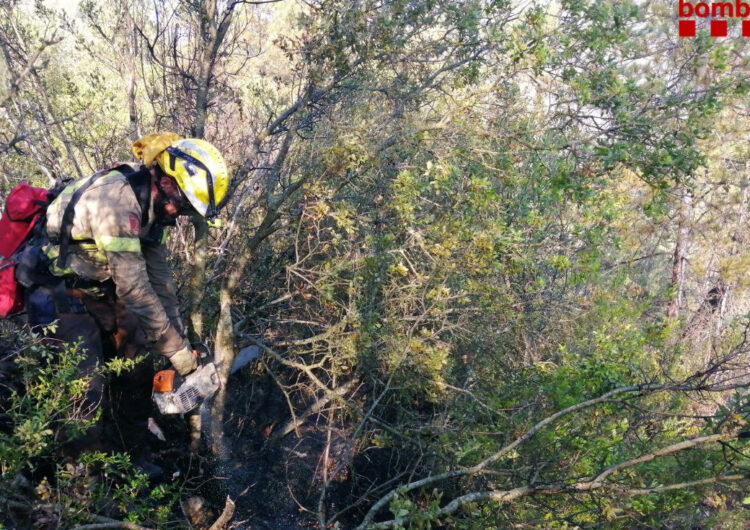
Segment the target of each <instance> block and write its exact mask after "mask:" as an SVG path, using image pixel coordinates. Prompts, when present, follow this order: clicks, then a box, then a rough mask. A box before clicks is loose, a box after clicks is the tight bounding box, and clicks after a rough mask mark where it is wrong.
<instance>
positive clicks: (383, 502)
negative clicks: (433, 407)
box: [357, 384, 738, 530]
mask: <svg viewBox="0 0 750 530" xmlns="http://www.w3.org/2000/svg"><path fill="white" fill-rule="evenodd" d="M723 389H724V388H723V387H721V388H719V387H716V388H713V387H706V386H699V387H695V386H693V385H686V384H675V385H659V384H646V385H632V386H626V387H621V388H615V389H614V390H610V391H609V392H606V393H604V394H602V395H601V396H599V397H597V398H593V399H589V400H587V401H583V402H581V403H578V404H576V405H572V406H570V407H568V408H566V409H563V410H561V411H559V412H556V413H555V414H552V415H551V416H547V417H546V418H545V419H543V420H542V421H540V422H539V423H537V424H536V425H534V426H533V427H532V428H531V429H529V430H528V431H526V432H525V433H524V434H523V435H521V436H519V437H518V438H516V439H515V440H514V441H512V442H511V443H509V444H507V445H505V446H504V447H503V448H501V449H500V450H499V451H497V452H495V453H494V454H492V455H490V456H488V457H487V458H485V459H484V460H482V461H481V462H479V463H477V464H475V465H474V466H472V467H467V468H462V469H456V470H453V471H447V472H445V473H440V474H438V475H433V476H431V477H426V478H423V479H420V480H415V481H413V482H410V483H408V484H405V485H403V486H400V487H398V488H396V489H394V490H392V491H390V492H389V493H388V494H386V495H384V496H383V497H381V498H380V499H379V500H378V501H377V502H376V503H375V504H373V505H372V507H371V508H370V510H369V511H368V512H367V514H366V515H365V517H364V519H363V520H362V523H361V524H360V525H359V526H358V527H357V530H364V529H365V528H369V527H370V525H371V524H372V520H373V518H374V517H375V515H376V514H377V513H378V512H379V511H380V510H381V509H382V508H384V507H385V506H387V505H388V504H389V503H390V502H391V501H392V500H393V499H394V498H395V497H396V496H397V495H400V494H404V493H407V492H409V491H412V490H415V489H418V488H422V487H424V486H427V485H429V484H433V483H435V482H439V481H442V480H447V479H452V478H457V477H462V476H471V475H476V474H479V473H481V472H483V471H484V470H485V469H486V468H487V467H488V466H489V465H490V464H492V463H494V462H497V461H498V460H500V459H501V458H503V457H504V456H506V455H508V454H509V453H511V451H513V450H514V449H515V448H516V447H518V446H519V445H521V444H522V443H524V442H526V441H528V440H529V439H530V438H532V437H533V436H534V435H536V434H537V433H538V432H539V431H540V430H542V429H543V428H544V427H546V426H548V425H550V424H551V423H553V422H555V421H556V420H558V419H560V418H562V417H563V416H567V415H569V414H571V413H573V412H577V411H580V410H583V409H587V408H590V407H593V406H596V405H600V404H603V403H606V402H609V401H610V400H611V398H612V397H614V396H617V395H622V394H635V395H639V394H644V393H655V392H665V391H697V390H700V391H703V392H710V391H718V390H723ZM737 435H738V433H733V434H732V435H731V437H733V438H736V437H737ZM723 436H727V435H713V436H709V437H704V438H706V439H709V440H708V441H718V440H722V439H723V438H722V437H723ZM717 437H718V438H717ZM681 443H687V444H690V443H691V441H690V440H687V441H685V442H681ZM678 445H679V444H678ZM693 445H694V444H693ZM671 447H672V446H669V448H671ZM669 448H664V449H663V450H668V449H669ZM665 454H666V453H665ZM646 456H647V455H644V456H642V457H639V458H645V457H646ZM656 456H663V455H662V454H661V453H660V454H658V455H655V456H654V458H656ZM644 461H647V460H644ZM629 462H631V461H627V462H623V463H621V464H618V465H617V466H613V467H611V468H607V469H606V470H604V471H603V472H602V475H603V476H602V477H601V479H600V481H601V480H603V479H604V478H606V477H607V476H608V475H609V474H611V473H613V472H615V471H618V470H619V469H622V467H621V466H625V464H627V463H629ZM639 463H640V462H639ZM618 466H620V467H618ZM626 467H629V466H626ZM521 489H523V488H519V490H521ZM513 491H515V490H513ZM525 494H526V493H524V495H525ZM467 502H468V501H467Z"/></svg>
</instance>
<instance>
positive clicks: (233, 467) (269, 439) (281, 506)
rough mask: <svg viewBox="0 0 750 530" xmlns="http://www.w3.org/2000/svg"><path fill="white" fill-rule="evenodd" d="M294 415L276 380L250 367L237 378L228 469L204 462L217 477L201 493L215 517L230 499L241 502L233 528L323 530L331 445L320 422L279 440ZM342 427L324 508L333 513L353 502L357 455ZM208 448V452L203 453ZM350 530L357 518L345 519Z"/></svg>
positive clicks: (334, 435) (336, 431)
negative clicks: (324, 486)
mask: <svg viewBox="0 0 750 530" xmlns="http://www.w3.org/2000/svg"><path fill="white" fill-rule="evenodd" d="M290 417H291V415H290V412H289V409H288V405H287V403H286V400H285V398H284V396H283V394H282V393H281V392H280V391H279V390H278V387H276V384H275V383H274V382H273V380H272V379H271V378H270V377H268V376H265V375H260V376H259V375H258V374H252V373H251V372H250V370H249V369H246V370H243V372H240V373H238V374H236V375H235V376H233V379H232V389H231V392H230V394H229V399H228V404H227V418H226V423H225V428H224V432H225V436H226V441H227V443H228V446H229V447H230V450H231V455H230V457H229V459H228V462H227V465H226V466H225V468H224V469H220V468H219V467H218V466H216V465H212V464H210V463H209V464H207V466H206V469H205V470H204V473H203V475H204V477H205V476H207V475H214V478H212V479H211V480H209V481H208V482H206V483H204V484H203V485H202V486H201V487H200V488H198V489H197V493H198V494H199V495H201V496H202V497H204V498H205V499H206V500H207V501H208V503H209V504H210V505H211V506H212V508H213V510H214V511H215V512H216V513H220V511H221V508H222V507H223V505H224V500H225V498H226V495H229V496H230V497H231V498H232V499H233V500H234V501H235V503H236V508H235V515H234V518H233V522H232V525H231V526H230V527H231V528H237V529H258V530H260V529H262V530H287V529H288V530H292V529H296V528H319V527H320V525H319V522H318V515H317V514H318V505H319V501H320V494H321V490H322V475H323V471H322V463H323V461H324V457H323V455H324V452H325V447H326V443H327V440H328V430H329V429H328V428H327V426H326V425H325V424H324V423H320V424H316V421H320V422H323V421H324V420H323V418H322V417H321V418H318V419H317V420H316V418H315V417H312V418H309V419H308V421H307V422H306V423H305V424H304V425H302V426H301V427H300V428H299V429H298V430H297V432H292V433H290V434H288V435H287V436H285V437H281V438H278V439H277V438H276V437H275V436H274V433H275V430H276V429H280V428H281V425H283V424H284V423H285V422H286V421H288V420H289V419H290ZM347 434H351V433H350V432H349V431H347V430H346V429H344V428H342V427H341V426H337V427H334V428H332V429H331V438H330V439H331V447H330V450H329V457H328V470H327V472H328V475H329V478H330V477H332V479H331V481H330V483H329V486H328V488H327V491H326V509H327V511H328V513H329V514H331V513H335V512H336V511H337V510H339V509H341V507H344V506H346V505H347V504H348V503H349V501H348V499H349V497H350V493H349V491H350V490H351V488H350V485H349V480H348V468H349V464H350V460H351V454H352V451H351V450H350V444H348V443H347V441H348V437H347ZM204 449H205V448H204ZM340 524H341V526H340V527H339V528H349V527H351V526H353V525H354V521H353V520H349V521H347V520H346V519H345V518H343V519H342V521H341V523H340Z"/></svg>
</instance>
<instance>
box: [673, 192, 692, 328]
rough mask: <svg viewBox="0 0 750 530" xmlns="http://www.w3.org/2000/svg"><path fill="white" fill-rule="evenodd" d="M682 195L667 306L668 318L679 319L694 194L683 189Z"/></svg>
mask: <svg viewBox="0 0 750 530" xmlns="http://www.w3.org/2000/svg"><path fill="white" fill-rule="evenodd" d="M680 194H681V199H680V211H679V213H678V216H677V240H676V241H675V247H674V254H673V257H672V279H671V286H672V300H670V302H669V305H668V306H667V317H668V318H677V317H679V316H680V306H681V305H682V297H683V294H684V282H685V261H686V260H687V247H688V241H689V237H690V218H691V216H692V206H693V194H692V192H691V191H690V190H689V189H687V188H682V189H681V190H680Z"/></svg>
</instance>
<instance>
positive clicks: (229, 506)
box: [208, 495, 234, 530]
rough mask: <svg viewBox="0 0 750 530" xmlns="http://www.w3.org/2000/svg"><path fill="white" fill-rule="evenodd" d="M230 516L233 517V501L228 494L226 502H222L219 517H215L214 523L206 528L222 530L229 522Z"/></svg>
mask: <svg viewBox="0 0 750 530" xmlns="http://www.w3.org/2000/svg"><path fill="white" fill-rule="evenodd" d="M232 517H234V501H233V500H232V498H231V497H230V496H229V495H227V502H226V503H225V504H224V511H223V512H221V515H220V516H219V518H218V519H216V521H215V522H214V524H212V525H211V527H210V528H209V529H208V530H223V529H224V528H225V527H226V526H227V525H228V524H229V521H231V520H232Z"/></svg>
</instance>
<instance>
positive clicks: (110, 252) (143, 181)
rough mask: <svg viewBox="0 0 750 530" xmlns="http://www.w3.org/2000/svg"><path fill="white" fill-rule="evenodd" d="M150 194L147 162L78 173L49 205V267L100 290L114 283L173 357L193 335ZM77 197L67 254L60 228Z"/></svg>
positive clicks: (159, 347) (158, 346)
mask: <svg viewBox="0 0 750 530" xmlns="http://www.w3.org/2000/svg"><path fill="white" fill-rule="evenodd" d="M139 182H140V185H139V184H137V183H139ZM139 186H140V187H139ZM77 190H83V191H82V193H78V194H76V191H77ZM150 193H151V190H150V172H149V171H148V169H146V168H145V167H143V166H119V167H118V168H115V169H112V170H107V171H105V172H100V173H98V174H95V175H92V176H91V177H88V178H87V179H80V180H77V181H76V182H74V183H72V184H70V185H69V186H68V187H66V188H65V189H64V190H63V191H62V192H61V193H60V195H59V196H58V197H57V199H55V200H54V201H53V202H52V204H50V206H49V207H48V209H47V226H46V232H47V236H48V238H49V241H50V243H49V244H48V245H46V246H45V247H44V249H43V250H44V253H45V254H46V255H47V257H48V258H49V259H50V265H49V268H50V272H51V273H52V274H53V275H55V276H59V277H64V278H65V279H66V280H67V281H68V283H69V285H71V284H72V285H73V286H76V287H80V286H85V287H86V290H87V292H89V293H95V294H97V295H99V296H101V295H102V294H101V293H102V292H103V290H101V289H98V287H100V286H101V287H103V286H105V285H107V284H109V285H111V284H114V291H115V296H116V298H117V300H118V301H119V302H120V303H121V304H123V305H124V306H125V308H126V309H127V310H128V311H129V312H130V313H132V314H133V315H134V316H135V317H136V319H137V321H138V323H139V325H140V328H141V329H142V330H143V331H144V333H145V335H146V339H147V340H148V341H149V342H151V343H153V349H154V350H155V351H157V352H158V353H161V354H163V355H166V356H167V357H171V356H172V355H173V354H174V353H176V352H177V351H179V350H181V349H184V348H185V347H187V342H186V340H185V338H184V335H185V328H184V326H183V324H182V321H181V319H180V315H179V306H178V301H177V294H176V289H175V285H174V280H173V278H172V273H171V271H170V269H169V265H168V263H167V248H166V246H165V245H164V241H165V238H164V228H165V227H163V226H161V225H159V224H158V223H156V222H155V216H154V209H153V204H152V201H151V200H150ZM71 202H72V203H73V208H72V210H74V216H73V220H72V223H69V224H70V228H69V232H68V235H69V240H70V244H69V245H67V248H66V249H65V250H67V252H64V253H65V254H67V259H61V256H60V248H61V243H62V244H63V246H66V245H65V243H64V241H65V234H64V233H61V232H62V230H61V227H64V226H65V223H64V222H63V219H64V217H65V213H66V210H69V208H68V205H69V203H71ZM77 280H82V281H81V282H80V284H77V283H76V281H77Z"/></svg>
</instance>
